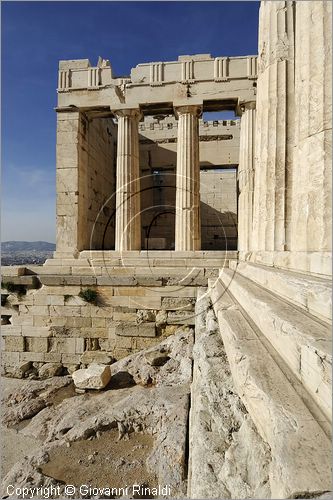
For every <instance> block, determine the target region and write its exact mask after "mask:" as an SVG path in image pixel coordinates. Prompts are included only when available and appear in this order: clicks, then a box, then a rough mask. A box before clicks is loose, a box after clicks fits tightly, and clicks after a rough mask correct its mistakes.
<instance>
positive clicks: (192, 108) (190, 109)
mask: <svg viewBox="0 0 333 500" xmlns="http://www.w3.org/2000/svg"><path fill="white" fill-rule="evenodd" d="M173 109H174V112H175V116H176V118H177V119H178V117H179V116H180V115H184V114H188V113H190V114H191V115H194V116H197V117H198V118H200V116H201V115H202V105H201V104H185V105H181V106H174V108H173Z"/></svg>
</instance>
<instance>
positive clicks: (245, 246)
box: [238, 102, 256, 252]
mask: <svg viewBox="0 0 333 500" xmlns="http://www.w3.org/2000/svg"><path fill="white" fill-rule="evenodd" d="M242 111H243V115H242V118H241V132H240V150H239V167H238V187H239V191H240V193H239V198H238V250H240V251H243V252H248V251H249V250H251V237H252V218H253V189H254V155H255V126H256V109H255V102H250V103H246V104H243V105H242Z"/></svg>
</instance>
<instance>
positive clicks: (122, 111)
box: [111, 108, 143, 121]
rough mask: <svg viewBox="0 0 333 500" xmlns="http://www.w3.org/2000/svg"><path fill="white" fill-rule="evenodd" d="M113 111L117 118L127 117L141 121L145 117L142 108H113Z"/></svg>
mask: <svg viewBox="0 0 333 500" xmlns="http://www.w3.org/2000/svg"><path fill="white" fill-rule="evenodd" d="M111 111H112V113H113V114H114V115H115V116H116V117H117V118H124V117H125V116H129V117H131V118H134V119H137V120H138V121H140V120H141V118H142V117H143V115H142V112H141V110H140V108H119V109H112V108H111Z"/></svg>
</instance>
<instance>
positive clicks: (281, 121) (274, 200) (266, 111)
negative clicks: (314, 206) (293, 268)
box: [253, 1, 295, 251]
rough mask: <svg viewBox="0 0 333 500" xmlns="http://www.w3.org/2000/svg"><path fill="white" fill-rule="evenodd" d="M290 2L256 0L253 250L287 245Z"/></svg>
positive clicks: (290, 141) (291, 100) (291, 49)
mask: <svg viewBox="0 0 333 500" xmlns="http://www.w3.org/2000/svg"><path fill="white" fill-rule="evenodd" d="M294 9H295V4H294V2H290V1H275V2H272V1H265V2H261V5H260V15H259V47H258V49H259V50H258V52H259V56H258V80H257V117H256V122H257V125H256V129H257V130H256V157H257V159H256V166H255V189H254V214H253V225H254V234H253V244H254V248H253V249H254V250H259V251H260V250H261V251H284V250H287V249H288V248H289V247H290V238H291V229H290V226H291V189H292V160H293V145H294V139H293V127H290V124H291V123H292V122H293V119H294Z"/></svg>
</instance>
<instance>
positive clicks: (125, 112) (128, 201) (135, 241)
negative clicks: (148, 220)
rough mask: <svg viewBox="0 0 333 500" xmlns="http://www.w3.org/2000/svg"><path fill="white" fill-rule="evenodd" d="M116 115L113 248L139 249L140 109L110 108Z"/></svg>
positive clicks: (117, 249) (123, 249)
mask: <svg viewBox="0 0 333 500" xmlns="http://www.w3.org/2000/svg"><path fill="white" fill-rule="evenodd" d="M113 111H114V114H115V115H116V116H117V118H118V148H117V191H116V238H115V249H116V251H126V250H140V248H141V217H140V168H139V133H138V124H139V120H140V118H141V113H140V110H139V109H121V110H113Z"/></svg>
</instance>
